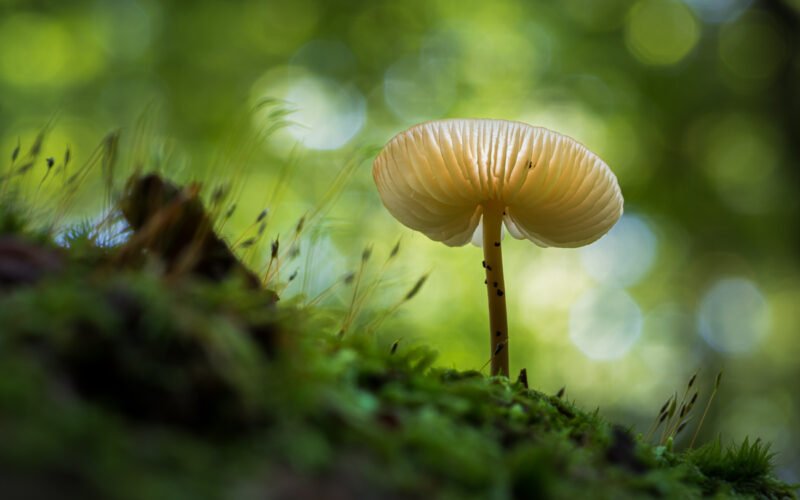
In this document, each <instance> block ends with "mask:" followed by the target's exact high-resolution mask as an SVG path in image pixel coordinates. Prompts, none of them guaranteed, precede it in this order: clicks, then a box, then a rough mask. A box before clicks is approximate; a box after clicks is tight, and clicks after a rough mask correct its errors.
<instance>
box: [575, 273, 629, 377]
mask: <svg viewBox="0 0 800 500" xmlns="http://www.w3.org/2000/svg"><path fill="white" fill-rule="evenodd" d="M642 323H643V317H642V311H641V309H640V308H639V305H638V304H637V303H636V301H634V300H633V298H631V296H630V295H628V294H627V293H626V292H625V291H624V290H622V289H619V288H613V287H602V288H595V289H592V290H589V291H587V292H586V293H584V294H583V295H582V296H581V297H580V298H579V299H578V300H577V301H576V302H575V303H574V304H573V305H572V307H571V308H570V312H569V338H570V340H571V341H572V343H573V344H575V346H576V347H577V348H578V349H580V350H581V352H583V353H584V354H585V355H586V356H587V357H589V358H591V359H594V360H598V361H610V360H614V359H619V358H621V357H623V356H625V354H627V353H628V352H629V351H630V349H631V348H632V347H633V345H634V344H635V343H636V340H637V339H638V338H639V336H640V335H641V333H642Z"/></svg>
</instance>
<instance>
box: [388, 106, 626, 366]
mask: <svg viewBox="0 0 800 500" xmlns="http://www.w3.org/2000/svg"><path fill="white" fill-rule="evenodd" d="M372 175H373V177H374V179H375V184H376V185H377V188H378V192H379V193H380V196H381V200H382V201H383V204H384V206H385V207H386V208H387V209H388V210H389V212H390V213H391V214H392V215H393V216H394V217H395V218H396V219H397V220H398V221H400V222H401V223H402V224H404V225H405V226H407V227H409V228H411V229H413V230H415V231H419V232H421V233H423V234H424V235H426V236H427V237H428V238H430V239H432V240H434V241H440V242H442V243H444V244H445V245H448V246H461V245H464V244H466V243H467V242H469V241H470V240H472V239H473V237H474V236H477V234H476V231H481V232H482V235H481V237H480V241H482V244H483V258H484V260H483V267H484V268H485V272H486V280H485V284H486V290H487V293H488V297H489V323H490V330H489V333H490V337H491V351H490V352H491V374H492V375H504V376H508V325H507V319H506V305H505V302H506V289H505V281H504V279H503V260H502V254H501V237H502V226H503V225H505V227H506V229H507V230H508V232H509V233H511V235H512V236H513V237H515V238H517V239H528V240H530V241H532V242H533V243H535V244H537V245H539V246H542V247H546V246H553V247H567V248H574V247H580V246H583V245H587V244H589V243H591V242H593V241H595V240H597V239H598V238H600V237H601V236H603V235H604V234H605V233H606V232H608V230H609V229H611V227H612V226H613V225H614V224H615V223H616V222H617V220H618V219H619V218H620V216H621V215H622V203H623V200H622V193H621V191H620V188H619V185H618V184H617V179H616V177H615V176H614V174H613V173H612V172H611V170H610V169H609V168H608V165H606V164H605V163H604V162H603V160H601V159H600V158H599V157H597V155H595V154H594V153H592V152H591V151H589V150H588V149H586V147H584V146H583V145H581V144H579V143H578V142H577V141H575V140H574V139H572V138H570V137H567V136H565V135H561V134H559V133H557V132H553V131H551V130H548V129H545V128H541V127H533V126H531V125H528V124H525V123H520V122H512V121H505V120H484V119H450V120H438V121H431V122H426V123H422V124H419V125H415V126H413V127H411V128H410V129H408V130H406V131H405V132H401V133H399V134H397V135H396V136H395V137H394V138H392V139H391V140H390V141H389V143H388V144H387V145H386V146H385V147H384V148H383V149H382V150H381V152H380V153H379V154H378V156H377V158H376V159H375V162H374V164H373V167H372ZM479 225H480V226H479Z"/></svg>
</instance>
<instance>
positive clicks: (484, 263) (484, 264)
mask: <svg viewBox="0 0 800 500" xmlns="http://www.w3.org/2000/svg"><path fill="white" fill-rule="evenodd" d="M481 265H482V266H483V267H484V268H485V267H486V261H485V260H482V261H481Z"/></svg>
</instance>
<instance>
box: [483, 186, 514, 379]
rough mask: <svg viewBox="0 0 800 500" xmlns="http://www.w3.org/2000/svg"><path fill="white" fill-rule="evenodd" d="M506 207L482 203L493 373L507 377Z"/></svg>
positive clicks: (495, 203)
mask: <svg viewBox="0 0 800 500" xmlns="http://www.w3.org/2000/svg"><path fill="white" fill-rule="evenodd" d="M504 209H505V207H504V206H503V205H502V204H500V203H498V202H495V201H489V202H486V203H484V205H483V259H484V261H483V266H484V268H485V269H486V292H487V294H488V297H489V334H490V336H491V349H492V350H491V351H490V352H491V353H492V363H491V366H492V369H491V374H492V375H503V376H505V377H508V320H507V318H506V285H505V280H504V279H503V255H502V252H501V246H500V245H501V243H502V241H501V239H500V238H501V235H502V234H501V228H502V225H503V210H504Z"/></svg>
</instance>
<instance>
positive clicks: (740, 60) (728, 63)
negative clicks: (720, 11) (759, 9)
mask: <svg viewBox="0 0 800 500" xmlns="http://www.w3.org/2000/svg"><path fill="white" fill-rule="evenodd" d="M719 56H720V59H721V60H722V63H723V64H724V65H725V67H726V68H727V69H728V70H729V71H730V72H731V73H733V74H734V75H735V76H737V77H739V78H743V79H759V80H769V79H771V78H773V77H774V76H775V75H776V73H777V72H778V70H779V69H780V67H781V65H782V64H783V62H784V60H785V57H786V46H785V44H784V41H783V38H782V36H781V33H780V32H779V31H778V27H777V25H776V23H775V21H773V20H772V18H770V17H769V16H767V15H766V14H756V13H749V14H747V15H744V16H742V17H741V18H739V19H738V20H737V21H735V22H732V23H728V24H726V25H724V26H723V27H722V29H721V30H720V34H719Z"/></svg>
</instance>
